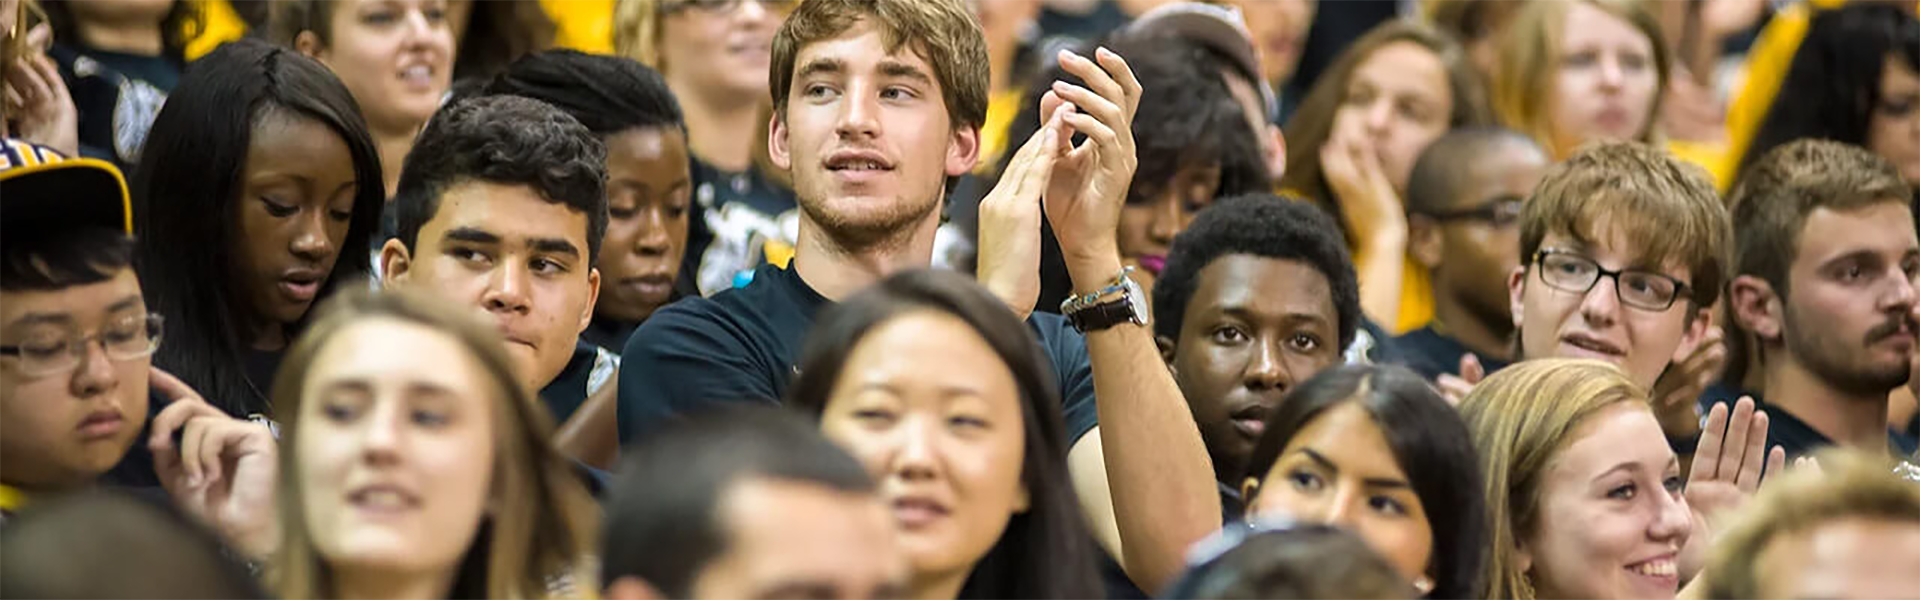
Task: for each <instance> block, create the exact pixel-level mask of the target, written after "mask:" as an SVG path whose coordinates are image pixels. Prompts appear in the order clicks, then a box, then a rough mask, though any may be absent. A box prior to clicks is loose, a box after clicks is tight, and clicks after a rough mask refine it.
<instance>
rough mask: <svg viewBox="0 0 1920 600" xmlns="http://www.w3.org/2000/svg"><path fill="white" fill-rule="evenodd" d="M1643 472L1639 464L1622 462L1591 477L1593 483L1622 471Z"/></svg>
mask: <svg viewBox="0 0 1920 600" xmlns="http://www.w3.org/2000/svg"><path fill="white" fill-rule="evenodd" d="M1673 460H1676V461H1677V460H1680V459H1679V458H1678V457H1676V458H1674V459H1673ZM1644 470H1645V469H1642V468H1640V463H1636V462H1623V463H1620V464H1617V465H1614V466H1612V467H1609V468H1608V469H1607V470H1605V471H1601V472H1600V474H1599V475H1594V476H1593V481H1599V480H1601V479H1603V478H1605V477H1607V476H1608V475H1612V474H1614V473H1616V472H1622V471H1624V472H1627V473H1639V472H1641V471H1644Z"/></svg>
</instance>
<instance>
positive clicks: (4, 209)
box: [0, 138, 133, 235]
mask: <svg viewBox="0 0 1920 600" xmlns="http://www.w3.org/2000/svg"><path fill="white" fill-rule="evenodd" d="M0 227H3V228H4V230H5V233H6V234H9V235H10V234H12V233H14V232H27V231H46V230H48V229H56V230H57V229H62V228H73V227H103V228H106V229H111V230H114V231H122V232H125V233H127V234H128V235H132V234H133V202H132V200H131V199H130V198H129V197H128V195H127V181H126V178H125V177H123V176H121V174H120V169H119V167H115V166H113V163H109V162H107V161H104V160H100V159H95V158H69V157H67V156H66V155H63V154H61V153H59V152H58V151H55V150H54V149H52V148H48V147H46V146H41V145H39V144H34V143H31V142H26V141H22V140H17V139H11V138H9V139H6V140H4V142H3V143H0Z"/></svg>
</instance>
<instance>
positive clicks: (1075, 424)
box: [1028, 313, 1099, 448]
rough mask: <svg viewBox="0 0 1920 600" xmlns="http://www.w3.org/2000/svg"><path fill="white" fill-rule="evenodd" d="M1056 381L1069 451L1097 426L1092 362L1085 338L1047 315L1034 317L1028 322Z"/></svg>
mask: <svg viewBox="0 0 1920 600" xmlns="http://www.w3.org/2000/svg"><path fill="white" fill-rule="evenodd" d="M1028 324H1029V325H1030V326H1032V327H1033V330H1034V332H1035V333H1037V334H1039V336H1040V342H1041V344H1042V345H1043V346H1044V347H1045V348H1046V350H1047V355H1048V358H1050V359H1052V361H1053V372H1054V373H1055V376H1056V377H1057V378H1058V379H1059V381H1060V417H1061V420H1062V421H1063V422H1064V423H1065V425H1066V428H1067V431H1066V433H1067V447H1068V448H1072V447H1073V445H1074V444H1075V443H1078V442H1079V441H1080V438H1081V436H1084V435H1086V434H1087V432H1089V431H1093V428H1094V427H1095V426H1098V425H1099V406H1098V405H1096V404H1095V403H1094V396H1093V362H1092V359H1091V358H1090V357H1089V356H1088V355H1087V338H1085V337H1083V336H1081V335H1080V332H1078V331H1074V330H1073V328H1072V327H1070V326H1068V325H1067V321H1066V319H1065V318H1063V317H1060V316H1059V315H1055V314H1051V313H1034V315H1033V317H1032V318H1031V319H1030V320H1029V321H1028Z"/></svg>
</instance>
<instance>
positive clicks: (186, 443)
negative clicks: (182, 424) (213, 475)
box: [180, 419, 207, 487]
mask: <svg viewBox="0 0 1920 600" xmlns="http://www.w3.org/2000/svg"><path fill="white" fill-rule="evenodd" d="M206 428H207V421H206V420H205V419H194V420H192V421H187V425H186V433H184V434H182V435H181V436H180V462H181V463H182V464H183V465H185V466H186V469H187V485H188V486H190V487H199V486H200V484H202V483H205V482H206V481H207V467H206V464H205V462H203V461H202V459H201V457H200V446H201V442H203V441H204V440H203V439H202V438H203V436H204V435H205V434H206Z"/></svg>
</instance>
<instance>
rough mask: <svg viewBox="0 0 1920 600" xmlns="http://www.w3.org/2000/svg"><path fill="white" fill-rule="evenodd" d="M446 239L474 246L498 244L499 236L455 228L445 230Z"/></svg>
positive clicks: (471, 229)
mask: <svg viewBox="0 0 1920 600" xmlns="http://www.w3.org/2000/svg"><path fill="white" fill-rule="evenodd" d="M446 238H447V239H449V240H453V241H456V242H470V243H474V244H498V243H500V236H498V235H494V234H493V233H492V232H489V231H484V230H480V229H475V228H473V227H455V228H453V229H450V230H447V235H446Z"/></svg>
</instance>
